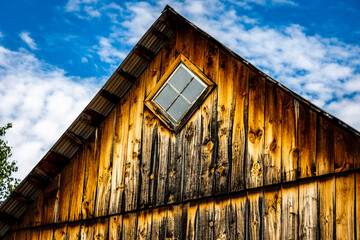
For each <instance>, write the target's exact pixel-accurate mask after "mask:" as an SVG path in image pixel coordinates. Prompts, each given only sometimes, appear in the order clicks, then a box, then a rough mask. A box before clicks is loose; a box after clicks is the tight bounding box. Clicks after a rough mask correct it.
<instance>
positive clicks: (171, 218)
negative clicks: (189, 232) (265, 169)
mask: <svg viewBox="0 0 360 240" xmlns="http://www.w3.org/2000/svg"><path fill="white" fill-rule="evenodd" d="M186 224H187V205H183V204H178V205H174V206H169V208H168V213H167V227H166V232H167V233H166V236H168V237H169V238H170V239H185V237H186Z"/></svg>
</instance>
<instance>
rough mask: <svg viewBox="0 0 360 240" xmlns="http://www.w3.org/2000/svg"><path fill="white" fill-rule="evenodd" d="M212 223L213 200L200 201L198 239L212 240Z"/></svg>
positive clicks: (213, 217)
mask: <svg viewBox="0 0 360 240" xmlns="http://www.w3.org/2000/svg"><path fill="white" fill-rule="evenodd" d="M214 221H215V216H214V199H207V200H203V201H200V202H199V236H198V239H213V238H214Z"/></svg>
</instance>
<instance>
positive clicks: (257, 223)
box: [248, 190, 264, 240]
mask: <svg viewBox="0 0 360 240" xmlns="http://www.w3.org/2000/svg"><path fill="white" fill-rule="evenodd" d="M248 199H249V238H250V239H254V240H256V239H261V237H262V234H263V225H264V224H263V191H262V190H260V191H255V192H251V193H249V194H248Z"/></svg>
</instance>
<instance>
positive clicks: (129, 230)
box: [121, 213, 137, 239]
mask: <svg viewBox="0 0 360 240" xmlns="http://www.w3.org/2000/svg"><path fill="white" fill-rule="evenodd" d="M136 230H137V213H128V214H125V215H124V216H123V222H122V233H121V235H122V239H134V238H135V236H136V235H137V232H136Z"/></svg>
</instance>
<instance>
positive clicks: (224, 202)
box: [214, 197, 230, 239]
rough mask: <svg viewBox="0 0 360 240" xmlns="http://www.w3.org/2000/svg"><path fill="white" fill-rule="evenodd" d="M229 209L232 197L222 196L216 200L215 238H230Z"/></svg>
mask: <svg viewBox="0 0 360 240" xmlns="http://www.w3.org/2000/svg"><path fill="white" fill-rule="evenodd" d="M229 209H230V199H229V198H228V197H222V198H219V199H216V200H215V204H214V218H215V220H214V239H229V237H230V229H229V225H230V224H229Z"/></svg>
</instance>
